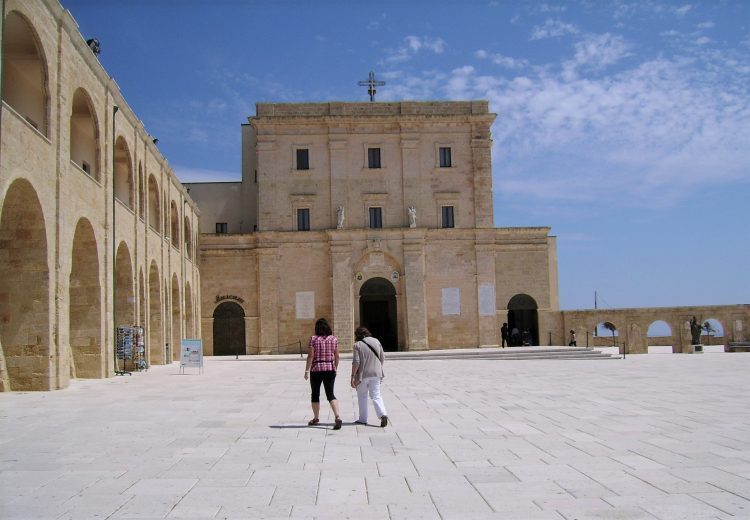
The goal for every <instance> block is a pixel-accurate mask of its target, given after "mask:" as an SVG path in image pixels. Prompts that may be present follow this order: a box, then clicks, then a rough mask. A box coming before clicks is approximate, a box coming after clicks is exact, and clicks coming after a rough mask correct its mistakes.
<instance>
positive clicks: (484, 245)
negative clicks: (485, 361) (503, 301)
mask: <svg viewBox="0 0 750 520" xmlns="http://www.w3.org/2000/svg"><path fill="white" fill-rule="evenodd" d="M475 253H476V265H477V300H478V301H477V309H478V310H479V316H478V319H477V323H478V330H477V337H478V339H479V346H480V347H489V346H496V345H498V344H499V342H498V338H499V330H500V328H499V325H498V320H497V295H496V293H495V246H494V245H493V244H491V243H488V242H487V241H481V240H480V238H479V237H478V238H477V243H476V246H475Z"/></svg>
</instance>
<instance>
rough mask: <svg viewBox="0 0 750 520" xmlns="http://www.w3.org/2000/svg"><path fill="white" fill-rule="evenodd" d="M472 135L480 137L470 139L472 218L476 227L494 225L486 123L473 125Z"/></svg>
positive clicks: (490, 142)
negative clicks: (472, 195) (472, 171)
mask: <svg viewBox="0 0 750 520" xmlns="http://www.w3.org/2000/svg"><path fill="white" fill-rule="evenodd" d="M475 126H476V128H475V129H474V131H473V135H480V136H482V137H481V138H474V139H472V140H471V156H472V163H473V166H474V218H475V221H476V227H477V228H491V227H493V226H494V216H493V208H492V158H491V156H490V148H491V146H492V139H490V137H489V135H490V130H489V125H488V124H481V125H479V124H478V125H475Z"/></svg>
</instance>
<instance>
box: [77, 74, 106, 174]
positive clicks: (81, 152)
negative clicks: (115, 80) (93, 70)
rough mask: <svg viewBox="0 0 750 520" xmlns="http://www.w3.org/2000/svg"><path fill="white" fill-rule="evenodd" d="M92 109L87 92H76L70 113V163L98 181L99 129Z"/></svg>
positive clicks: (80, 89) (80, 90)
mask: <svg viewBox="0 0 750 520" xmlns="http://www.w3.org/2000/svg"><path fill="white" fill-rule="evenodd" d="M92 107H93V105H92V103H91V99H90V98H89V96H88V94H87V93H86V91H85V90H83V89H82V88H79V89H78V90H76V92H75V94H74V95H73V107H72V110H71V113H70V161H71V162H73V163H75V165H76V166H78V167H79V168H81V169H82V170H83V171H84V172H86V174H88V175H90V176H91V177H93V178H94V179H96V180H97V181H98V180H100V178H99V127H98V125H97V123H96V118H95V117H94V110H93V108H92Z"/></svg>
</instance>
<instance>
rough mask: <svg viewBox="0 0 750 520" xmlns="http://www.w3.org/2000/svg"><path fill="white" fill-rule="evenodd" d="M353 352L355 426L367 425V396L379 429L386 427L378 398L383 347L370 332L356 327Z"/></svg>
mask: <svg viewBox="0 0 750 520" xmlns="http://www.w3.org/2000/svg"><path fill="white" fill-rule="evenodd" d="M354 338H355V339H356V340H357V341H356V343H354V352H353V353H352V354H353V356H352V383H351V384H352V388H356V389H357V400H358V401H359V418H358V419H357V420H356V421H354V422H356V423H357V424H367V411H368V408H367V397H368V394H369V397H370V399H372V404H373V405H374V406H375V413H376V414H377V415H378V417H379V418H380V427H381V428H385V427H386V426H388V415H387V414H386V411H385V403H383V398H382V397H381V396H380V382H381V381H382V379H383V377H384V376H385V375H384V374H383V361H384V360H385V354H384V352H383V345H381V344H380V341H378V340H377V339H376V338H373V337H372V334H370V331H369V330H367V329H366V328H365V327H358V328H357V330H355V331H354Z"/></svg>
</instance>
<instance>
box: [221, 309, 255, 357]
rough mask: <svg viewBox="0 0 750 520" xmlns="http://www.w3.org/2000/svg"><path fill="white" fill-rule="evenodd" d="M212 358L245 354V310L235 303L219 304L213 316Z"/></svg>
mask: <svg viewBox="0 0 750 520" xmlns="http://www.w3.org/2000/svg"><path fill="white" fill-rule="evenodd" d="M213 344H214V350H213V355H214V356H235V355H240V354H245V352H246V348H247V346H246V343H245V310H244V309H243V308H242V306H241V305H240V304H238V303H236V302H231V301H225V302H221V303H220V304H219V305H217V306H216V308H215V309H214V314H213Z"/></svg>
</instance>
